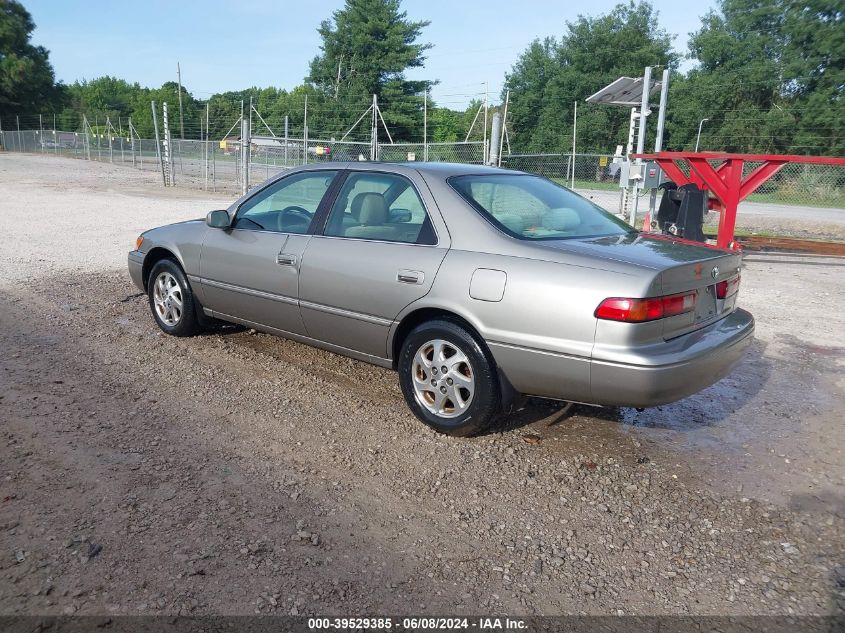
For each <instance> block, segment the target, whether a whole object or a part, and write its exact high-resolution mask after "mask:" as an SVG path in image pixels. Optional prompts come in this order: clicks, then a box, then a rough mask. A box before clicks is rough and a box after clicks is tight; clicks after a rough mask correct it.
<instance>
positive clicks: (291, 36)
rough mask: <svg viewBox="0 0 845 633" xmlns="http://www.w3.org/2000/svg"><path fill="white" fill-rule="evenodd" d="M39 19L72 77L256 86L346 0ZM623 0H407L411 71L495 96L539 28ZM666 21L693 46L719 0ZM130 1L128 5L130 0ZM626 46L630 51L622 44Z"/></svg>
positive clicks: (450, 91) (277, 79)
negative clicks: (412, 31)
mask: <svg viewBox="0 0 845 633" xmlns="http://www.w3.org/2000/svg"><path fill="white" fill-rule="evenodd" d="M22 1H23V4H24V6H26V8H27V9H28V10H29V11H30V13H32V15H33V18H34V20H35V23H36V25H37V26H36V30H35V32H34V34H33V42H34V43H36V44H39V45H42V46H45V47H46V48H47V49H48V50H49V51H50V59H51V61H52V63H53V67H54V68H55V70H56V75H57V77H58V78H59V79H60V80H62V81H64V82H66V83H71V82H73V81H75V80H77V79H93V78H95V77H99V76H102V75H114V76H117V77H121V78H123V79H126V80H128V81H132V82H135V81H137V82H139V83H140V84H142V85H147V86H153V87H157V86H160V85H161V84H162V83H164V82H165V81H169V80H175V79H176V62H177V61H178V62H179V63H180V64H181V66H182V81H183V83H184V85H185V86H186V88H187V89H188V90H190V91H191V92H192V93H193V94H194V95H195V96H196V97H198V98H200V99H204V98H207V97H208V96H210V95H211V94H212V93H215V92H223V91H226V90H236V89H241V88H247V87H250V86H259V87H264V86H278V87H281V88H288V89H289V88H293V87H294V86H296V85H297V84H300V83H301V82H302V79H303V77H304V76H305V75H306V73H307V71H308V62H309V61H310V60H311V59H312V57H313V56H314V55H315V54H316V53H317V52H318V49H319V45H320V37H319V35H318V34H317V30H316V29H317V27H318V26H319V24H320V21H321V20H323V19H325V18H327V17H329V15H330V14H331V12H332V11H334V10H335V9H337V8H340V7H341V6H342V5H343V0H317V1H312V2H302V1H301V0H300V1H296V2H289V1H273V0H238V1H237V2H232V1H225V0H203V1H201V2H193V1H188V0H183V1H179V0H176V1H173V0H169V1H164V0H146V1H145V2H141V3H139V2H132V3H131V5H130V3H128V2H126V1H125V0H109V1H108V2H103V1H94V0H87V1H82V0H76V1H74V0H22ZM617 1H618V0H607V1H605V0H569V1H565V0H523V1H522V2H519V1H515V0H485V1H483V2H481V1H475V0H424V1H423V0H405V2H404V8H405V10H406V11H407V12H408V16H409V18H411V19H414V20H431V25H430V26H429V27H427V28H426V29H425V30H424V32H423V40H424V41H426V42H430V43H432V44H434V48H433V49H432V50H430V51H429V54H428V61H427V62H426V67H425V68H424V69H415V70H413V71H411V72H410V73H409V76H410V77H412V78H426V79H437V80H440V84H439V85H438V86H436V87H435V88H434V90H433V91H432V97H433V98H434V100H435V101H436V102H437V103H438V104H439V105H444V106H448V107H452V108H463V107H464V106H465V105H466V103H467V102H468V101H469V100H470V99H471V98H473V96H481V95H483V94H484V90H485V86H484V83H485V82H488V84H489V90H490V95H491V101H493V102H495V101H497V99H498V95H499V92H500V89H501V86H502V82H503V80H504V75H505V73H506V72H507V71H509V70H510V68H511V66H512V65H513V63H514V61H515V60H516V58H517V56H518V55H519V53H520V52H521V51H523V50H524V49H525V48H526V47H527V45H528V44H529V43H530V42H531V41H532V40H533V39H535V38H537V37H545V36H547V35H554V36H557V35H560V34H561V33H563V31H564V25H565V22H566V21H567V20H574V19H575V18H576V17H577V16H578V14H587V15H598V14H600V13H605V12H607V11H608V10H610V9H611V8H612V7H613V6H614V5H616V4H617ZM652 4H653V5H654V6H655V8H657V9H658V10H659V11H660V22H661V25H662V26H664V27H665V28H667V29H668V30H669V32H670V33H672V34H673V35H675V48H676V50H679V51H681V52H686V43H687V38H688V34H689V33H691V32H693V31H695V30H697V29H698V27H699V25H700V21H699V16H701V15H703V14H704V13H705V12H706V11H707V10H708V8H709V7H710V6H712V5H713V2H712V1H711V2H708V1H707V0H705V2H703V3H701V4H699V5H696V6H695V8H693V7H691V6H690V5H689V4H688V3H686V2H678V1H677V0H674V1H672V0H653V2H652ZM130 6H131V7H132V8H131V9H130V8H129V7H130ZM620 55H624V51H620Z"/></svg>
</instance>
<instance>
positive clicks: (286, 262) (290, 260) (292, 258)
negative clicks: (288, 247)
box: [276, 253, 296, 266]
mask: <svg viewBox="0 0 845 633" xmlns="http://www.w3.org/2000/svg"><path fill="white" fill-rule="evenodd" d="M276 263H277V264H278V265H279V266H296V255H291V254H290V253H279V254H278V255H276Z"/></svg>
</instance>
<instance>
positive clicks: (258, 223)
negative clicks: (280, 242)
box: [233, 171, 337, 233]
mask: <svg viewBox="0 0 845 633" xmlns="http://www.w3.org/2000/svg"><path fill="white" fill-rule="evenodd" d="M336 175H337V171H306V172H301V173H299V174H293V175H291V176H288V177H287V178H283V179H281V180H279V181H277V182H275V183H273V184H272V185H270V186H268V187H266V188H265V189H262V190H261V191H259V192H258V193H256V194H255V195H254V196H253V197H252V198H250V199H248V200H247V201H246V202H244V203H243V204H242V205H241V206H240V208H239V209H238V213H237V216H236V217H235V222H234V226H233V228H236V229H248V230H255V231H272V232H276V233H307V232H308V228H309V227H310V226H311V222H312V221H313V218H314V214H315V213H316V212H317V207H319V206H320V201H321V200H322V199H323V196H324V195H325V194H326V191H328V188H329V186H330V185H331V183H332V180H334V177H335V176H336Z"/></svg>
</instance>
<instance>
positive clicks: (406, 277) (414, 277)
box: [396, 270, 425, 284]
mask: <svg viewBox="0 0 845 633" xmlns="http://www.w3.org/2000/svg"><path fill="white" fill-rule="evenodd" d="M424 279H425V274H423V272H422V271H419V270H400V271H399V272H398V273H396V281H398V282H399V283H403V284H421V283H422V282H423V280H424Z"/></svg>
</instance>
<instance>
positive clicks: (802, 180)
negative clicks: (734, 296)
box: [502, 154, 845, 212]
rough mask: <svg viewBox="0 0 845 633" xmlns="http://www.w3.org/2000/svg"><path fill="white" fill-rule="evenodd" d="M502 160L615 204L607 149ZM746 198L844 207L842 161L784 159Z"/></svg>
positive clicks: (613, 207) (748, 166)
mask: <svg viewBox="0 0 845 633" xmlns="http://www.w3.org/2000/svg"><path fill="white" fill-rule="evenodd" d="M615 161H616V162H615ZM719 163H720V161H718V160H715V161H711V164H712V165H713V166H714V167H716V166H718V164H719ZM760 164H761V163H760V162H753V161H749V162H746V163H745V171H744V175H748V174H749V173H751V172H752V171H753V170H754V169H756V168H757V167H758V166H760ZM502 166H503V167H507V168H509V169H518V170H520V171H525V172H530V173H534V174H540V175H542V176H545V177H547V178H551V179H552V180H555V181H557V182H560V183H561V184H564V185H566V186H567V187H573V188H574V189H575V191H578V192H579V193H581V194H582V195H584V196H586V197H588V198H590V199H592V200H593V201H594V202H596V203H597V204H600V205H601V206H603V207H604V208H606V209H608V210H610V211H614V212H616V211H618V209H619V208H620V204H621V199H622V193H621V188H620V187H619V177H620V168H621V164H620V163H619V162H618V159H614V156H613V155H610V154H575V155H574V156H573V155H572V154H511V155H505V156H503V157H502ZM681 168H682V170H683V171H684V173H686V174H687V175H689V166H688V165H686V163H685V162H683V163H682V164H681ZM573 176H574V181H573ZM747 202H751V203H765V204H768V205H784V206H806V207H824V208H832V209H845V167H842V166H836V165H813V164H801V163H787V164H786V165H785V166H784V167H783V168H782V169H781V170H780V171H779V172H778V173H777V174H775V175H774V176H773V177H772V178H770V179H769V180H768V181H766V182H765V183H763V184H762V185H761V186H760V187H759V188H758V189H757V191H756V192H755V193H753V194H751V195H750V196H749V197H748V198H747Z"/></svg>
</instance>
